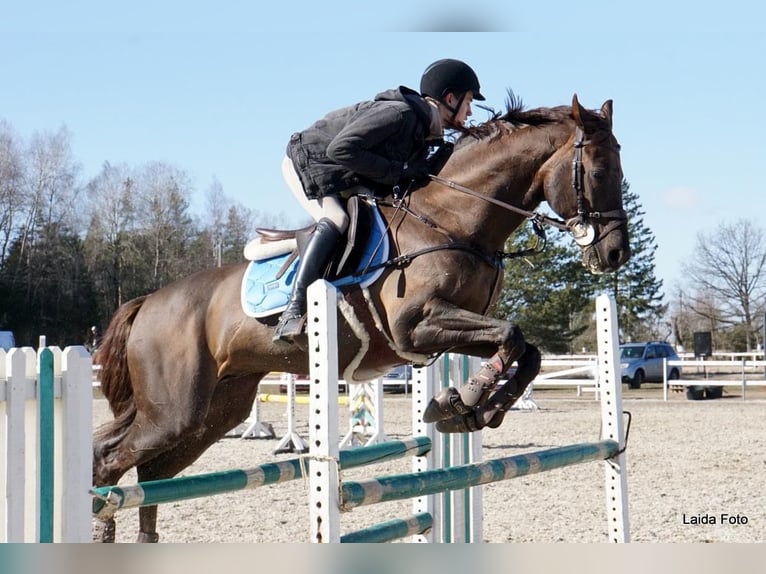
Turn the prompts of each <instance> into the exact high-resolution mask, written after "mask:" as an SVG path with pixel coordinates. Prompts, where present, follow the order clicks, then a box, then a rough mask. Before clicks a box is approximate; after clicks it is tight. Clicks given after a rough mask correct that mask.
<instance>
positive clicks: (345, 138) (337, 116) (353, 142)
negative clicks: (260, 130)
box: [287, 86, 430, 199]
mask: <svg viewBox="0 0 766 574" xmlns="http://www.w3.org/2000/svg"><path fill="white" fill-rule="evenodd" d="M429 125H430V113H429V110H428V103H426V101H425V100H424V99H423V98H421V97H420V95H419V94H418V93H417V92H415V91H414V90H411V89H409V88H406V87H404V86H400V87H399V88H397V89H392V90H387V91H385V92H381V93H380V94H378V95H377V96H375V99H374V100H372V101H364V102H360V103H358V104H355V105H353V106H348V107H345V108H341V109H339V110H336V111H334V112H330V113H329V114H327V115H326V116H325V117H324V118H322V119H321V120H319V121H318V122H316V123H314V124H313V125H312V126H311V127H309V128H307V129H305V130H303V131H301V132H298V133H295V134H293V136H292V137H291V138H290V143H289V144H288V145H287V155H288V156H289V157H290V159H292V161H293V165H294V166H295V169H296V171H297V172H298V175H299V176H300V179H301V183H302V184H303V189H304V191H305V192H306V195H307V196H308V197H309V198H311V199H315V198H317V197H322V196H325V195H335V194H338V193H340V192H342V191H343V190H346V189H348V188H350V187H353V186H356V185H360V184H361V185H366V186H369V187H371V188H373V189H375V190H376V191H377V192H379V191H381V190H385V189H386V188H388V190H390V188H391V187H392V186H394V185H396V184H397V183H399V182H400V180H401V178H402V169H403V165H404V163H405V162H408V161H413V160H415V159H425V158H426V155H427V153H428V149H429V145H428V143H426V136H427V135H428V133H429Z"/></svg>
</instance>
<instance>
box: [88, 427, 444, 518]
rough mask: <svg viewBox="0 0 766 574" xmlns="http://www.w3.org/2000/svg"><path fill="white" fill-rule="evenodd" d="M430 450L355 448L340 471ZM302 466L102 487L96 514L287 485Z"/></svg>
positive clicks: (296, 461) (418, 445)
mask: <svg viewBox="0 0 766 574" xmlns="http://www.w3.org/2000/svg"><path fill="white" fill-rule="evenodd" d="M430 450H431V439H430V438H428V437H425V436H419V437H413V438H410V439H406V440H398V441H388V442H385V443H381V444H375V445H370V446H360V447H354V448H349V449H344V450H342V451H340V457H339V459H340V468H341V469H346V468H354V467H358V466H365V465H369V464H375V463H378V462H384V461H386V460H391V459H395V458H401V457H404V456H407V455H411V456H422V455H424V454H426V453H427V452H428V451H430ZM303 464H304V462H303V459H302V458H293V459H289V460H284V461H279V462H272V463H266V464H262V465H259V466H256V467H254V468H250V469H232V470H226V471H221V472H211V473H207V474H198V475H193V476H181V477H177V478H168V479H164V480H152V481H147V482H139V483H138V484H135V485H131V486H101V487H97V488H93V489H91V494H92V495H93V497H94V499H93V514H94V515H95V516H97V517H98V518H101V519H108V518H111V517H112V516H113V515H114V513H115V512H116V511H118V510H120V509H124V508H136V507H139V506H154V505H156V504H163V503H167V502H175V501H179V500H188V499H191V498H200V497H203V496H211V495H215V494H222V493H224V492H232V491H235V490H245V489H250V488H257V487H259V486H265V485H267V484H276V483H279V482H286V481H288V480H293V479H296V478H301V477H302V476H303Z"/></svg>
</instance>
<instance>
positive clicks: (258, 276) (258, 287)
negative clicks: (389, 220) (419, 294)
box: [242, 210, 389, 317]
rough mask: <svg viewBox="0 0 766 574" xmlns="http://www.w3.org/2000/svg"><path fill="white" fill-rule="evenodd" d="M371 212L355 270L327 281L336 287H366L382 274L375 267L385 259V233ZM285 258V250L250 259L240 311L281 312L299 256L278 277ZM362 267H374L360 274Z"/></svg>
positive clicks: (258, 314)
mask: <svg viewBox="0 0 766 574" xmlns="http://www.w3.org/2000/svg"><path fill="white" fill-rule="evenodd" d="M374 213H375V215H374V225H373V228H372V230H371V231H370V237H369V239H368V241H367V244H366V245H365V247H364V252H363V254H362V256H361V257H360V258H359V261H360V262H359V265H358V266H357V269H356V270H355V272H354V273H352V274H351V275H349V276H346V277H340V278H338V279H335V280H333V281H331V283H332V284H333V285H335V286H336V287H343V286H346V285H360V286H361V287H367V286H368V285H371V284H372V283H373V282H374V281H375V280H376V279H377V278H378V277H380V275H381V273H383V270H384V268H383V267H380V268H376V266H377V265H378V264H379V263H383V262H385V261H386V260H387V259H388V251H389V246H388V236H387V235H386V227H385V224H384V223H383V219H382V218H381V217H380V213H378V211H377V210H375V212H374ZM289 258H290V253H285V254H283V255H277V256H275V257H271V258H269V259H263V260H261V261H251V262H250V264H249V265H248V266H247V269H246V270H245V275H244V277H243V278H242V310H243V311H244V312H245V314H246V315H248V316H250V317H268V316H270V315H275V314H277V313H281V312H282V311H283V310H284V309H285V307H287V302H288V301H289V299H290V295H291V293H292V290H293V281H294V280H295V273H296V271H297V269H298V263H299V258H298V257H296V258H295V260H294V261H293V262H292V263H291V264H290V266H289V267H288V269H287V271H285V272H284V273H283V274H282V276H281V277H280V278H279V279H277V278H276V277H277V273H279V270H280V269H282V267H283V266H284V265H285V263H286V262H287V260H288V259H289ZM366 268H374V269H373V270H372V271H370V272H368V273H364V274H362V272H363V271H364V270H365V269H366Z"/></svg>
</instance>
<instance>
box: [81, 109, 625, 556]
mask: <svg viewBox="0 0 766 574" xmlns="http://www.w3.org/2000/svg"><path fill="white" fill-rule="evenodd" d="M619 150H620V148H619V144H618V143H617V140H616V139H615V137H614V135H613V134H612V102H611V100H609V101H607V102H605V103H604V104H603V106H602V107H601V109H600V110H588V109H586V108H584V107H583V106H582V105H581V104H580V103H579V102H578V100H577V96H576V95H575V96H574V97H573V100H572V106H571V107H570V106H557V107H553V108H538V109H532V110H523V109H521V106H520V102H518V101H516V100H515V98H514V97H513V95H512V94H511V97H510V99H509V105H508V109H507V111H506V112H505V113H503V114H502V115H500V114H496V115H495V117H493V118H491V119H489V120H488V121H486V122H484V123H482V124H480V125H477V126H474V127H472V128H471V129H470V130H469V133H467V134H463V135H462V136H461V137H460V139H459V140H458V142H457V144H456V146H455V151H454V153H453V154H452V157H451V158H450V160H449V161H448V162H447V164H446V165H445V167H444V168H443V170H442V172H441V174H440V176H439V177H434V178H433V179H432V180H431V181H429V183H428V185H426V186H424V187H423V188H421V189H419V190H417V191H416V192H413V193H411V194H409V195H407V196H406V197H405V198H403V200H402V201H388V202H386V201H380V202H379V205H378V207H379V209H380V212H381V215H382V217H383V219H384V221H385V222H386V224H387V225H388V237H389V240H390V243H391V250H392V252H393V253H392V257H393V258H395V261H396V264H392V265H391V266H390V267H388V268H386V269H385V271H384V273H383V275H381V277H380V278H379V279H378V280H377V281H376V282H374V283H373V284H372V285H370V286H369V287H366V288H363V289H362V288H359V287H353V286H352V287H344V288H343V289H342V290H341V293H342V296H341V298H340V300H339V310H338V313H339V319H338V329H339V335H338V336H339V341H338V343H339V344H338V349H339V357H338V362H339V368H340V371H341V372H340V373H339V375H340V376H342V377H343V378H344V379H346V380H347V381H363V380H370V379H372V378H374V377H376V376H379V375H381V374H383V373H385V372H386V371H388V370H389V369H390V368H391V367H393V366H395V365H399V364H403V363H408V362H412V363H415V364H425V363H427V362H428V361H429V360H431V359H433V358H434V357H435V356H437V355H439V354H440V353H444V352H445V351H452V352H457V353H463V354H468V355H474V356H479V357H484V358H487V359H488V361H487V362H486V363H485V364H484V366H483V367H482V368H481V370H480V371H479V372H478V373H476V374H475V375H474V376H472V377H471V378H470V379H469V380H468V381H467V382H466V383H465V384H464V385H463V386H461V388H460V389H459V390H458V389H450V390H449V391H445V393H443V394H442V395H440V396H439V397H437V400H435V401H434V402H433V403H432V404H431V405H429V407H428V409H427V411H426V415H427V417H428V419H429V420H430V421H434V422H437V421H438V422H437V428H439V429H440V430H442V431H443V432H467V431H473V430H478V429H480V428H482V427H485V426H489V427H496V426H497V425H499V424H500V422H501V421H502V418H503V415H504V413H505V411H506V410H507V409H508V408H509V407H510V406H511V405H512V404H513V402H514V401H515V400H516V398H518V397H519V396H520V395H521V394H522V393H523V391H524V388H525V387H526V386H527V385H528V384H529V383H530V382H531V381H532V380H533V379H534V377H535V376H536V375H537V372H538V370H539V367H540V354H539V352H538V350H537V349H536V347H535V346H534V345H532V344H530V343H527V342H525V341H524V337H523V335H522V333H521V332H520V331H519V329H518V327H516V326H515V325H513V324H512V323H510V322H509V321H505V320H500V319H495V318H492V317H490V316H488V313H489V311H490V308H491V307H492V305H493V303H494V302H495V300H496V298H497V297H498V295H499V292H500V289H501V287H502V284H503V260H504V255H507V254H505V253H503V248H504V245H505V243H506V240H507V239H508V237H509V236H510V235H511V233H513V231H514V230H515V229H516V228H517V227H519V225H520V224H521V223H522V222H524V220H525V219H533V220H536V222H537V223H543V224H545V223H548V224H551V225H555V226H557V227H559V228H562V229H566V230H568V231H571V232H572V234H573V236H574V238H575V240H576V241H577V243H578V244H579V245H580V246H581V249H582V263H583V265H584V266H585V267H586V268H587V269H588V270H590V271H591V272H593V273H602V272H609V271H614V270H616V269H618V268H619V267H620V266H621V265H622V264H623V263H625V262H626V261H627V260H628V258H629V257H630V249H629V246H628V232H627V218H626V215H625V211H624V210H623V206H622V193H621V185H622V181H623V174H622V168H621V165H620V153H619ZM542 202H547V204H548V205H549V206H550V208H551V209H552V210H553V211H554V212H555V213H556V214H557V215H558V216H559V217H561V218H562V219H561V220H559V219H553V218H551V217H548V216H545V215H541V214H539V213H536V212H534V211H533V210H535V209H536V208H537V207H538V206H539V205H540V204H541V203H542ZM244 270H245V264H240V265H234V266H228V267H220V268H216V269H210V270H207V271H202V272H200V273H197V274H195V275H192V276H190V277H187V278H184V279H181V280H179V281H177V282H175V283H172V284H170V285H168V286H166V287H163V288H162V289H160V290H158V291H156V292H154V293H152V294H150V295H147V296H144V297H139V298H137V299H135V300H132V301H129V302H128V303H126V304H124V305H123V306H122V307H120V308H119V309H118V310H117V312H116V313H115V315H114V317H113V318H112V321H111V324H110V325H109V328H108V330H107V331H106V333H105V334H104V338H103V340H102V343H101V347H100V348H99V354H98V356H97V361H98V362H100V364H101V366H102V370H101V385H102V390H103V393H104V396H105V397H106V398H107V399H108V401H109V405H110V407H111V409H112V412H113V413H114V420H112V421H110V422H108V423H106V424H105V425H103V426H102V427H101V428H99V429H98V430H97V431H96V434H95V437H94V463H93V482H94V485H95V486H105V485H114V484H117V482H118V480H119V479H120V478H121V477H122V476H123V474H124V473H125V472H126V471H128V470H129V469H130V468H132V467H134V466H135V467H137V473H138V479H139V481H148V480H157V479H163V478H169V477H172V476H174V475H176V474H177V473H179V472H180V471H182V470H183V469H185V468H186V467H187V466H189V465H190V464H191V463H192V462H194V461H195V460H196V459H197V458H198V457H199V456H200V455H201V454H202V453H203V452H204V451H205V450H206V449H207V448H208V447H210V446H211V445H212V444H213V443H215V442H216V441H218V440H219V439H220V438H221V437H223V436H224V434H225V433H226V432H227V431H229V430H230V429H231V428H233V427H234V426H236V425H237V424H239V423H240V422H242V421H243V420H245V419H246V418H247V416H248V415H249V413H250V409H251V406H252V404H253V400H254V399H255V395H256V391H257V390H258V383H259V381H260V380H261V379H262V378H263V377H264V376H265V375H266V374H267V373H270V372H289V373H297V374H307V373H308V370H309V366H308V354H307V351H306V349H305V344H301V343H300V341H298V342H297V343H296V344H291V343H286V342H274V341H272V331H273V328H274V325H275V324H276V320H277V318H278V317H276V316H275V317H272V318H269V319H268V320H263V319H254V318H251V317H248V316H246V315H245V313H244V312H243V310H242V307H241V302H240V285H241V282H242V278H243V272H244ZM512 366H514V367H515V374H513V375H512V376H510V377H509V380H508V381H507V382H506V383H505V384H503V385H497V382H498V380H500V379H501V378H503V377H504V376H505V374H506V372H509V368H510V367H512ZM495 388H496V389H497V390H496V392H495V393H494V394H492V391H493V389H495ZM139 517H140V518H139V522H140V532H139V536H138V540H139V541H146V542H149V541H157V540H158V535H157V533H156V520H157V507H156V506H154V507H146V508H141V509H140V512H139ZM94 539H97V540H103V541H112V540H113V539H114V521H113V520H109V521H100V520H96V521H95V523H94Z"/></svg>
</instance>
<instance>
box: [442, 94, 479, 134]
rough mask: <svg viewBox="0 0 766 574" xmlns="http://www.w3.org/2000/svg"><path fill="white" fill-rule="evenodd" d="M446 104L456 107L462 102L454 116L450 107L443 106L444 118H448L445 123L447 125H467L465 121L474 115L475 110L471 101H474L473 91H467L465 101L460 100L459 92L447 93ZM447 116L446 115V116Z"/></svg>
mask: <svg viewBox="0 0 766 574" xmlns="http://www.w3.org/2000/svg"><path fill="white" fill-rule="evenodd" d="M445 102H446V104H447V105H448V106H449V107H451V108H453V109H455V106H457V105H458V103H459V104H460V107H459V108H458V109H457V113H456V114H455V116H454V118H453V116H452V112H451V111H449V110H448V109H446V107H445V108H442V113H443V116H442V117H443V118H444V119H445V120H447V121H446V122H445V123H447V125H449V124H453V125H454V126H456V127H463V126H464V125H465V122H466V121H467V120H468V118H469V117H471V116H472V115H473V111H472V110H471V103H472V102H473V92H471V91H470V90H469V91H467V92H466V94H465V97H464V98H463V101H462V102H460V96H459V95H457V94H453V93H449V94H447V97H446V98H445ZM445 116H446V117H445Z"/></svg>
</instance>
